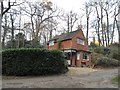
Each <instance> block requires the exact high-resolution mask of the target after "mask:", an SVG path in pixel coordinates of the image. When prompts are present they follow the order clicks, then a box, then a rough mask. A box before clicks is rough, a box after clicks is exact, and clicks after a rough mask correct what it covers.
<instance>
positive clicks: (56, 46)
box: [48, 43, 58, 50]
mask: <svg viewBox="0 0 120 90" xmlns="http://www.w3.org/2000/svg"><path fill="white" fill-rule="evenodd" d="M48 49H49V50H57V49H58V43H55V44H54V45H52V46H49V45H48Z"/></svg>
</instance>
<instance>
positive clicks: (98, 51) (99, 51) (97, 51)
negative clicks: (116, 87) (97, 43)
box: [94, 46, 104, 54]
mask: <svg viewBox="0 0 120 90" xmlns="http://www.w3.org/2000/svg"><path fill="white" fill-rule="evenodd" d="M94 52H95V53H99V54H104V47H102V46H101V47H96V48H95V49H94Z"/></svg>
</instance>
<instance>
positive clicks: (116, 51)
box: [109, 44, 120, 61]
mask: <svg viewBox="0 0 120 90" xmlns="http://www.w3.org/2000/svg"><path fill="white" fill-rule="evenodd" d="M110 49H111V52H110V55H109V57H111V58H114V59H117V60H119V61H120V44H113V45H111V46H110Z"/></svg>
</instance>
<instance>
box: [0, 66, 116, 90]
mask: <svg viewBox="0 0 120 90" xmlns="http://www.w3.org/2000/svg"><path fill="white" fill-rule="evenodd" d="M116 75H118V69H91V68H78V67H70V68H69V72H68V73H66V74H62V75H54V76H36V77H28V76H27V77H5V76H4V77H3V81H2V87H3V88H118V85H117V84H113V83H112V82H111V79H112V78H113V77H114V76H116Z"/></svg>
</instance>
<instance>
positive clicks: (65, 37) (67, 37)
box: [50, 30, 80, 41]
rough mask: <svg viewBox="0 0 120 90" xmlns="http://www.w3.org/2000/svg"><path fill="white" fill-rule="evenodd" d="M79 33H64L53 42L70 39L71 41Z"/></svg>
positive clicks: (54, 38)
mask: <svg viewBox="0 0 120 90" xmlns="http://www.w3.org/2000/svg"><path fill="white" fill-rule="evenodd" d="M79 31H80V30H76V31H73V32H69V33H64V34H61V35H57V36H55V37H53V38H52V39H51V40H57V41H63V40H68V39H71V38H72V37H73V36H74V35H75V34H76V33H78V32H79ZM51 40H50V41H51Z"/></svg>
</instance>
